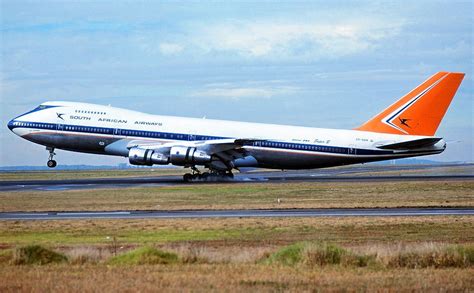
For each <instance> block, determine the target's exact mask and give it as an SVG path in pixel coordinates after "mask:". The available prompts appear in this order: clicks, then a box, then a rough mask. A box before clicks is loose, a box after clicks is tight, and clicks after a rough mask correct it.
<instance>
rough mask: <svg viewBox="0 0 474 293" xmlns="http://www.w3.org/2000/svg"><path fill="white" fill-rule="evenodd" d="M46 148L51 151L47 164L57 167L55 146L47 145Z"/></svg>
mask: <svg viewBox="0 0 474 293" xmlns="http://www.w3.org/2000/svg"><path fill="white" fill-rule="evenodd" d="M46 150H47V151H49V159H48V163H46V165H47V166H48V167H50V168H54V167H56V165H57V163H56V161H55V160H54V159H53V158H54V155H55V153H54V148H52V147H46Z"/></svg>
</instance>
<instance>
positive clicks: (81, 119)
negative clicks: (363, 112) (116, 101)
mask: <svg viewBox="0 0 474 293" xmlns="http://www.w3.org/2000/svg"><path fill="white" fill-rule="evenodd" d="M463 78H464V73H454V72H438V73H436V74H434V75H433V76H431V77H430V78H428V79H427V80H426V81H424V82H423V83H422V84H420V85H419V86H418V87H416V88H415V89H413V90H412V91H410V92H409V93H408V94H406V95H404V96H403V97H402V98H400V99H399V100H398V101H396V102H395V103H393V104H392V105H390V106H389V107H387V108H386V109H385V110H383V111H382V112H380V113H379V114H377V115H375V116H374V117H373V118H372V119H370V120H368V121H367V122H365V123H364V124H363V125H361V126H359V127H357V128H354V129H352V130H342V129H323V128H311V127H299V126H289V125H276V124H261V123H248V122H236V121H224V120H212V119H204V118H203V119H197V118H185V117H174V116H158V115H151V114H145V113H141V112H136V111H130V110H126V109H120V108H115V107H111V106H102V105H95V104H86V103H76V102H45V103H43V104H41V105H39V106H38V107H37V108H35V109H33V110H31V111H29V112H27V113H25V114H22V115H20V116H18V117H16V118H14V119H12V120H11V121H9V122H8V128H9V129H10V130H11V131H13V132H14V133H15V134H17V135H19V136H20V137H22V138H24V139H26V140H29V141H31V142H34V143H37V144H40V145H43V146H46V149H47V150H48V151H49V160H48V162H47V166H48V167H51V168H54V167H56V165H57V163H56V161H55V160H54V155H55V153H54V150H55V149H62V150H68V151H73V152H83V153H92V154H101V155H112V156H122V157H128V160H129V162H130V164H133V165H148V166H151V165H155V164H156V165H169V164H172V165H175V166H183V167H186V168H190V169H191V171H190V173H186V174H185V175H184V176H183V180H184V181H186V182H189V181H193V180H208V179H209V178H232V177H233V173H232V171H233V170H234V169H236V170H239V168H242V167H253V168H270V169H281V170H285V169H315V168H324V167H332V166H340V165H348V164H358V163H365V162H373V161H381V160H393V159H400V158H407V157H415V156H425V155H433V154H439V153H442V152H443V151H444V150H445V148H446V142H445V141H444V140H443V138H441V137H437V136H435V132H436V130H437V129H438V126H439V124H440V122H441V120H442V118H443V117H444V115H445V113H446V111H447V109H448V107H449V104H450V103H451V100H452V99H453V97H454V95H455V93H456V91H457V89H458V87H459V85H460V84H461V82H462V79H463ZM198 166H200V167H204V168H205V170H208V171H205V172H201V171H200V170H199V169H198V168H197V167H198Z"/></svg>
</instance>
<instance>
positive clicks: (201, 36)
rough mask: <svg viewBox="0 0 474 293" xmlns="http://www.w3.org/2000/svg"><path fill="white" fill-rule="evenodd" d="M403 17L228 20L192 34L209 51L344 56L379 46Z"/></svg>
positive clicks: (299, 55) (248, 55)
mask: <svg viewBox="0 0 474 293" xmlns="http://www.w3.org/2000/svg"><path fill="white" fill-rule="evenodd" d="M402 27H403V21H398V22H392V23H390V22H387V21H378V20H353V21H347V22H341V23H336V24H327V23H298V22H296V23H295V22H279V23H278V22H277V23H275V22H270V21H267V22H259V21H226V22H223V23H219V24H213V25H209V26H207V27H203V28H201V30H200V31H199V30H198V32H197V33H196V34H195V35H194V36H193V37H192V38H189V39H191V40H192V41H193V42H194V45H196V46H198V47H199V48H200V49H202V50H204V51H207V52H229V53H236V54H238V55H241V56H245V57H251V58H259V57H296V58H301V57H303V58H321V57H340V56H345V55H352V54H356V53H359V52H365V51H368V50H373V49H374V48H376V47H377V46H378V45H379V44H380V42H381V41H383V40H385V39H387V38H390V37H393V36H396V35H397V34H399V32H400V30H401V28H402Z"/></svg>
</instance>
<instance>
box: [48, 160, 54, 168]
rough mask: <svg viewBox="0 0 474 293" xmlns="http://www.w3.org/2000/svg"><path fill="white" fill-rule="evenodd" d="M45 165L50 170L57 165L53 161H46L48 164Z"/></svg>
mask: <svg viewBox="0 0 474 293" xmlns="http://www.w3.org/2000/svg"><path fill="white" fill-rule="evenodd" d="M46 165H48V167H50V168H54V167H56V165H57V163H56V161H55V160H48V163H47V164H46Z"/></svg>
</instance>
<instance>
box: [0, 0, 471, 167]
mask: <svg viewBox="0 0 474 293" xmlns="http://www.w3.org/2000/svg"><path fill="white" fill-rule="evenodd" d="M0 3H1V6H0V10H1V12H0V19H1V27H0V51H1V59H0V116H1V125H2V126H0V148H1V149H0V165H1V166H15V165H44V164H45V163H46V161H47V158H48V153H47V151H46V150H45V149H44V147H42V146H40V145H35V144H33V143H30V142H27V141H26V140H23V139H21V138H20V137H17V136H16V135H14V134H13V133H11V132H10V131H9V130H8V128H7V127H6V124H7V122H8V121H9V120H10V119H11V118H13V117H15V116H17V115H19V114H22V113H24V112H27V111H29V110H31V109H33V108H34V107H36V106H37V105H39V104H41V103H42V102H45V101H51V100H58V101H77V102H87V103H97V104H104V105H108V104H110V105H112V106H116V107H123V108H129V109H133V110H137V111H143V112H147V113H152V114H160V115H176V116H187V117H204V116H206V117H207V118H215V119H227V120H240V121H249V122H263V123H277V124H290V125H301V126H310V127H322V128H343V129H351V128H355V127H357V126H359V125H361V124H362V123H364V122H365V121H366V120H368V119H369V118H371V117H372V116H374V115H375V114H377V113H378V112H380V111H381V110H383V109H384V108H385V107H387V106H388V105H390V104H391V103H393V102H394V101H395V100H397V99H398V98H400V97H401V96H403V95H404V94H405V93H407V92H409V91H410V90H411V89H413V88H414V87H415V86H417V85H418V84H420V83H421V82H423V81H424V80H425V79H427V78H428V77H429V76H431V75H432V74H434V73H436V72H437V71H458V72H464V73H466V76H465V78H464V81H463V83H462V85H461V87H460V88H459V90H458V93H457V95H456V96H455V98H454V100H453V102H452V103H451V106H450V108H449V110H448V112H447V114H446V116H445V118H444V120H443V122H442V123H441V126H440V128H439V129H438V131H437V135H438V136H442V137H444V138H445V139H446V140H447V141H448V148H447V150H446V151H445V152H444V153H443V154H441V155H436V156H430V157H427V158H428V159H431V160H436V161H445V162H448V161H468V162H473V161H474V151H473V141H474V135H473V134H474V118H473V102H472V100H473V77H472V74H473V59H474V58H473V47H472V46H473V13H472V11H473V4H472V3H473V2H472V1H310V2H300V1H296V2H295V1H291V2H280V1H258V2H257V1H255V2H251V1H245V2H240V1H239V2H234V1H196V2H178V1H172V2H171V1H116V0H114V1H13V0H0ZM57 153H58V155H57V156H56V159H57V160H58V163H59V164H64V165H70V164H92V165H94V164H96V165H100V164H117V163H121V162H126V161H127V159H126V158H117V157H107V156H96V155H87V154H79V153H71V152H66V151H58V152H57Z"/></svg>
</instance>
